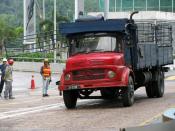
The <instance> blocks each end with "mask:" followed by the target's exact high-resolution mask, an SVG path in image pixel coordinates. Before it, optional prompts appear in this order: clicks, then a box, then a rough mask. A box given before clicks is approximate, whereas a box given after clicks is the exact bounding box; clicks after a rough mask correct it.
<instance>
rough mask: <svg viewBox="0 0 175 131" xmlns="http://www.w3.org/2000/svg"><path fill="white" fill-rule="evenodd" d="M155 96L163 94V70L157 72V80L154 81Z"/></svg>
mask: <svg viewBox="0 0 175 131" xmlns="http://www.w3.org/2000/svg"><path fill="white" fill-rule="evenodd" d="M154 86H155V96H156V97H158V98H159V97H162V96H163V95H164V88H165V85H164V72H162V71H159V72H157V81H156V82H155V85H154Z"/></svg>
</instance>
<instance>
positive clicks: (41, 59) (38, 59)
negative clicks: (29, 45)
mask: <svg viewBox="0 0 175 131" xmlns="http://www.w3.org/2000/svg"><path fill="white" fill-rule="evenodd" d="M10 58H13V59H14V60H15V61H22V62H28V61H29V62H42V61H43V60H44V59H45V58H31V57H10ZM0 59H1V60H2V59H3V57H0ZM48 59H49V61H50V62H54V58H48ZM65 61H66V60H64V59H56V62H59V63H65Z"/></svg>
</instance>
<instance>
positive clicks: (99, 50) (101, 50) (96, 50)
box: [90, 49, 104, 52]
mask: <svg viewBox="0 0 175 131" xmlns="http://www.w3.org/2000/svg"><path fill="white" fill-rule="evenodd" d="M90 52H104V49H95V50H91V51H90Z"/></svg>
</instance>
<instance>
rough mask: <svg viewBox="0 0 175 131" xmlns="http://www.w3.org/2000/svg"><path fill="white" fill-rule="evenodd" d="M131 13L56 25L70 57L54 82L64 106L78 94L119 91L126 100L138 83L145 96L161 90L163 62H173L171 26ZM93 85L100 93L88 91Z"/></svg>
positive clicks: (72, 102) (105, 96)
mask: <svg viewBox="0 0 175 131" xmlns="http://www.w3.org/2000/svg"><path fill="white" fill-rule="evenodd" d="M135 13H136V12H134V13H133V14H135ZM133 14H131V16H130V19H108V20H104V19H103V17H102V18H85V19H83V18H82V19H78V20H76V21H75V22H72V23H62V24H60V25H59V30H60V33H61V34H62V35H63V36H65V37H66V39H67V41H68V47H69V51H68V55H69V58H68V59H67V61H66V67H65V69H64V71H63V74H62V76H61V79H60V81H59V82H58V83H57V84H59V86H58V89H59V91H61V92H63V99H64V103H65V106H66V107H67V108H68V109H72V108H75V107H76V103H77V99H78V98H80V99H93V98H94V99H95V98H103V99H112V98H115V97H120V98H121V99H122V102H123V105H124V106H131V105H133V103H134V91H135V90H136V89H138V88H139V87H141V86H145V88H146V93H147V96H148V97H149V98H153V97H162V96H163V94H164V72H165V71H167V70H168V69H167V68H166V67H164V66H165V65H167V64H172V63H173V55H172V51H173V50H172V49H173V48H172V27H171V25H169V24H167V23H158V24H154V23H138V24H137V23H135V21H134V20H133V19H132V16H133ZM94 91H100V93H101V95H100V96H94V95H93V96H92V95H91V94H92V93H93V92H94Z"/></svg>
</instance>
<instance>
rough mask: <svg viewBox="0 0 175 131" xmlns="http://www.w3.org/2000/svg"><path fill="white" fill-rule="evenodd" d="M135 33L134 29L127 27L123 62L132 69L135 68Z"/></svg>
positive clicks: (136, 58) (136, 60) (136, 41)
mask: <svg viewBox="0 0 175 131" xmlns="http://www.w3.org/2000/svg"><path fill="white" fill-rule="evenodd" d="M137 43H138V40H137V33H136V27H129V28H128V33H127V34H126V36H125V52H124V53H125V62H126V65H131V66H132V68H133V69H135V68H136V67H137V62H138V56H137V54H138V53H137V52H138V51H137Z"/></svg>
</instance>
